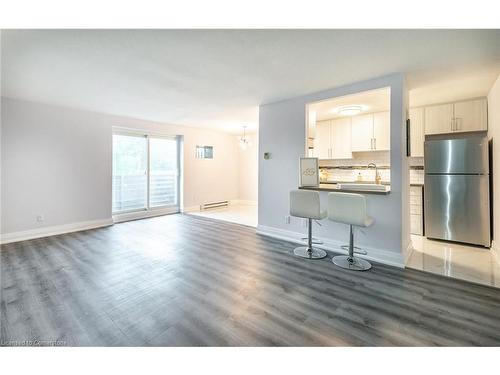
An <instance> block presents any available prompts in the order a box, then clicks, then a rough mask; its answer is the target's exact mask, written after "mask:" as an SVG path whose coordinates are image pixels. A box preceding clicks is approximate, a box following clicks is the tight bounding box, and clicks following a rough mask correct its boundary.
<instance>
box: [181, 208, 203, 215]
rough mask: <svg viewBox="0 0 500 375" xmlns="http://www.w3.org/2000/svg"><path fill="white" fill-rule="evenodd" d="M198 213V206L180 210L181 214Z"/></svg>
mask: <svg viewBox="0 0 500 375" xmlns="http://www.w3.org/2000/svg"><path fill="white" fill-rule="evenodd" d="M198 211H200V206H190V207H183V208H181V212H182V213H183V214H185V213H188V212H198Z"/></svg>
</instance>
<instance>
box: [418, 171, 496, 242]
mask: <svg viewBox="0 0 500 375" xmlns="http://www.w3.org/2000/svg"><path fill="white" fill-rule="evenodd" d="M424 191H425V193H424V197H425V210H424V212H425V234H426V236H427V237H429V238H436V239H442V240H450V241H458V242H465V243H470V244H476V245H482V246H485V247H489V246H490V200H489V197H490V194H489V176H488V175H481V176H471V175H425V185H424Z"/></svg>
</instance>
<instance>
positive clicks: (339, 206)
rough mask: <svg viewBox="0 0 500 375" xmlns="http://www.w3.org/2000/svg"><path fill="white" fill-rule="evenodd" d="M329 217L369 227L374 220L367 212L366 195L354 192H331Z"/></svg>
mask: <svg viewBox="0 0 500 375" xmlns="http://www.w3.org/2000/svg"><path fill="white" fill-rule="evenodd" d="M328 219H329V220H332V221H336V222H337V223H344V224H349V225H355V226H358V227H369V226H370V225H372V224H373V222H374V220H373V218H371V217H369V216H368V215H367V214H366V198H365V196H364V195H361V194H354V193H329V194H328Z"/></svg>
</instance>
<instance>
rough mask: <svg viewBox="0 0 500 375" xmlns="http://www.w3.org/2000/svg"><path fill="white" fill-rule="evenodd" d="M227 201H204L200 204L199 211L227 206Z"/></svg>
mask: <svg viewBox="0 0 500 375" xmlns="http://www.w3.org/2000/svg"><path fill="white" fill-rule="evenodd" d="M228 206H229V201H220V202H210V203H204V204H202V205H201V206H200V209H201V211H205V210H210V209H211V208H221V207H228Z"/></svg>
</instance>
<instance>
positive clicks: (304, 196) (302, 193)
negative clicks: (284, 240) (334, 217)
mask: <svg viewBox="0 0 500 375" xmlns="http://www.w3.org/2000/svg"><path fill="white" fill-rule="evenodd" d="M290 216H295V217H301V218H304V219H307V228H308V236H307V246H300V247H297V248H295V249H294V251H293V253H294V254H295V255H297V256H299V257H302V258H306V259H322V258H325V257H326V251H324V250H322V249H316V248H313V246H312V224H313V220H322V219H324V218H326V217H327V213H326V211H325V210H321V205H320V199H319V192H317V191H311V190H292V191H291V192H290Z"/></svg>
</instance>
